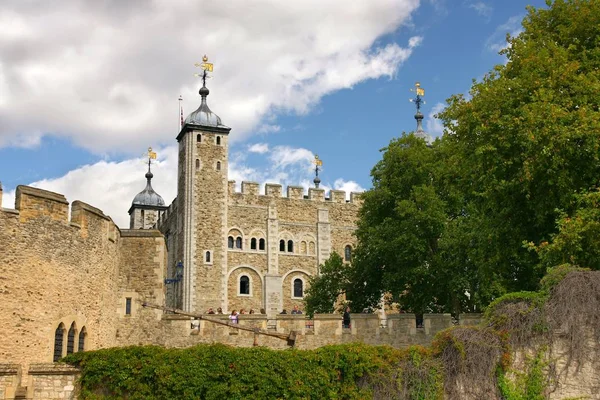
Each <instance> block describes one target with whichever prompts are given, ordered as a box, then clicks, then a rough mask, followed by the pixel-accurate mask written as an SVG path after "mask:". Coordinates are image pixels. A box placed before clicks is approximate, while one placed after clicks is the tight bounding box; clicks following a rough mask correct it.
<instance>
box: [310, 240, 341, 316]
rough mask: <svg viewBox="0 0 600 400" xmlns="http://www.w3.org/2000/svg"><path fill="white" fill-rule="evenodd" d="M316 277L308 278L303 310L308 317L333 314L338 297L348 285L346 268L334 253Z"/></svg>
mask: <svg viewBox="0 0 600 400" xmlns="http://www.w3.org/2000/svg"><path fill="white" fill-rule="evenodd" d="M319 269H320V273H319V274H318V275H314V276H311V277H310V278H308V289H307V290H306V293H305V296H304V308H305V310H306V313H307V314H308V315H309V316H311V317H312V316H313V315H314V314H315V313H332V312H335V305H336V302H337V301H338V299H339V297H340V296H341V295H342V294H344V293H345V290H346V287H347V285H348V266H347V265H346V264H344V261H343V260H342V257H340V255H339V254H338V253H336V252H333V253H331V256H329V258H328V259H327V260H326V261H325V263H324V264H322V265H321V266H320V268H319Z"/></svg>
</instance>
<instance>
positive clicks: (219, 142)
mask: <svg viewBox="0 0 600 400" xmlns="http://www.w3.org/2000/svg"><path fill="white" fill-rule="evenodd" d="M220 145H221V136H217V146H220Z"/></svg>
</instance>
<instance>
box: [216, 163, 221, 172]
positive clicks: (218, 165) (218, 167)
mask: <svg viewBox="0 0 600 400" xmlns="http://www.w3.org/2000/svg"><path fill="white" fill-rule="evenodd" d="M220 170H221V161H217V171H220Z"/></svg>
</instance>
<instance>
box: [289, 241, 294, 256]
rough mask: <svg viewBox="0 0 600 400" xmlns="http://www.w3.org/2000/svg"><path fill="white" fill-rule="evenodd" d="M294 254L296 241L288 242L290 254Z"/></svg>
mask: <svg viewBox="0 0 600 400" xmlns="http://www.w3.org/2000/svg"><path fill="white" fill-rule="evenodd" d="M293 252H294V241H293V240H288V253H293Z"/></svg>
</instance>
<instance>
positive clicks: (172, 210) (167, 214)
mask: <svg viewBox="0 0 600 400" xmlns="http://www.w3.org/2000/svg"><path fill="white" fill-rule="evenodd" d="M175 215H177V198H175V199H174V200H173V202H172V203H171V204H169V207H167V209H166V210H165V211H163V212H162V213H161V215H160V217H159V219H158V221H156V225H155V228H157V229H160V227H161V226H164V225H165V224H166V223H167V221H168V220H169V219H170V218H171V217H173V216H175Z"/></svg>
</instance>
